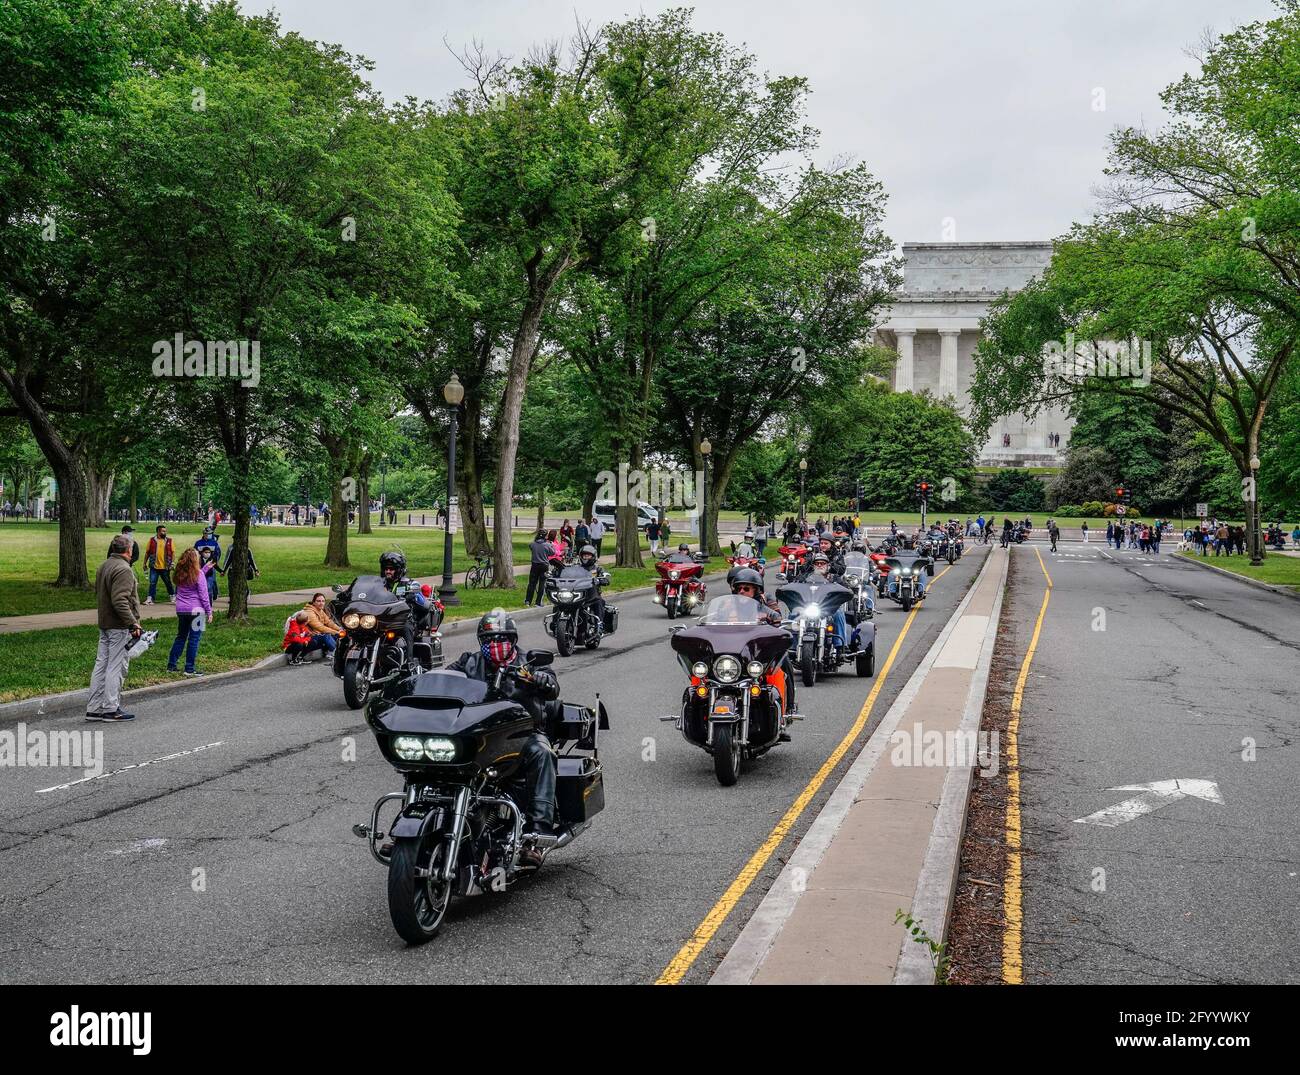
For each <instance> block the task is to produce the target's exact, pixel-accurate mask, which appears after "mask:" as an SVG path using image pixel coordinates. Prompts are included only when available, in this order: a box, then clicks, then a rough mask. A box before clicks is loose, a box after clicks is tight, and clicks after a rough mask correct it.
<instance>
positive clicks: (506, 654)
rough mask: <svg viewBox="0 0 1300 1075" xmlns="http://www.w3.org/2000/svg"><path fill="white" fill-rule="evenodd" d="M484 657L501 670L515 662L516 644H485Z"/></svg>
mask: <svg viewBox="0 0 1300 1075" xmlns="http://www.w3.org/2000/svg"><path fill="white" fill-rule="evenodd" d="M483 656H484V657H486V658H487V659H488V660H489V661H491V662H492V663H493V664H494V665H496V666H497V667H498V668H500V667H501V666H502V665H506V664H509V663H510V662H511V661H512V660H514V656H515V644H514V643H513V642H484V643H483Z"/></svg>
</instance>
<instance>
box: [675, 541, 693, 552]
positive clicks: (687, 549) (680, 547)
mask: <svg viewBox="0 0 1300 1075" xmlns="http://www.w3.org/2000/svg"><path fill="white" fill-rule="evenodd" d="M677 551H678V552H690V551H691V547H690V546H689V545H687V544H686V542H684V541H683V542H682V543H681V544H680V545H678V546H677Z"/></svg>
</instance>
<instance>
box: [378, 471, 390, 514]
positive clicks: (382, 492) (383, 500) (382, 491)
mask: <svg viewBox="0 0 1300 1075" xmlns="http://www.w3.org/2000/svg"><path fill="white" fill-rule="evenodd" d="M387 520H388V464H387V463H384V464H383V465H381V466H380V468H379V525H380V526H383V525H384V524H385V522H386V521H387Z"/></svg>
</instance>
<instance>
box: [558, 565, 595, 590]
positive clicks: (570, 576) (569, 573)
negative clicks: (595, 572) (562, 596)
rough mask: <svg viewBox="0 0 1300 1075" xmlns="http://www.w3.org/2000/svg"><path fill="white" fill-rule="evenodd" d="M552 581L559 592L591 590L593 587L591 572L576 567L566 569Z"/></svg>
mask: <svg viewBox="0 0 1300 1075" xmlns="http://www.w3.org/2000/svg"><path fill="white" fill-rule="evenodd" d="M552 581H553V582H554V584H555V588H556V589H558V590H590V589H591V587H592V585H593V580H592V577H591V572H590V571H588V570H587V569H586V568H585V567H578V566H576V565H571V566H569V567H566V568H565V569H564V570H563V571H561V572H560V573H559V574H558V575H556V576H555V578H554V579H553V580H552Z"/></svg>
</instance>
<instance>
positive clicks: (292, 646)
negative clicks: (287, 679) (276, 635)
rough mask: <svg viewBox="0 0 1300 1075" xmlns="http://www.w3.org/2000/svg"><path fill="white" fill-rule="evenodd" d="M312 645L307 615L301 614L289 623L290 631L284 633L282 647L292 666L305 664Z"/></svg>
mask: <svg viewBox="0 0 1300 1075" xmlns="http://www.w3.org/2000/svg"><path fill="white" fill-rule="evenodd" d="M311 644H312V633H311V628H310V627H308V626H307V613H306V612H299V613H297V614H296V615H295V616H294V617H293V619H291V620H290V621H289V629H288V630H287V631H285V632H284V641H283V642H282V643H281V645H282V646H283V648H284V652H285V654H286V655H287V656H288V658H289V663H290V664H303V663H305V661H306V654H307V652H308V649H309V648H310V646H311Z"/></svg>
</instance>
